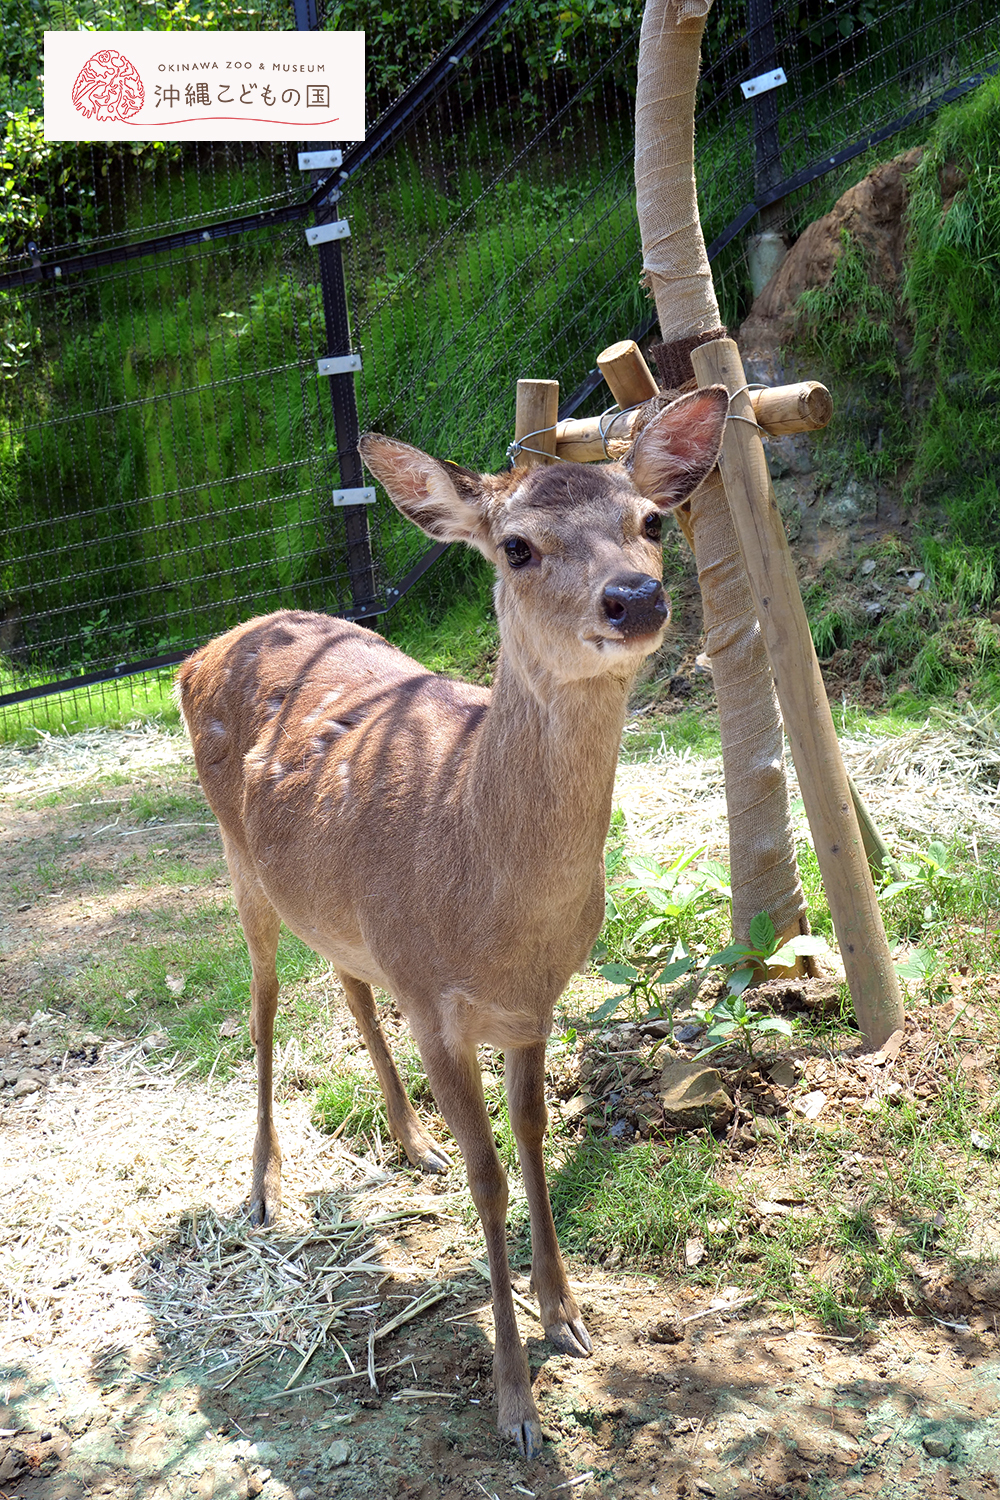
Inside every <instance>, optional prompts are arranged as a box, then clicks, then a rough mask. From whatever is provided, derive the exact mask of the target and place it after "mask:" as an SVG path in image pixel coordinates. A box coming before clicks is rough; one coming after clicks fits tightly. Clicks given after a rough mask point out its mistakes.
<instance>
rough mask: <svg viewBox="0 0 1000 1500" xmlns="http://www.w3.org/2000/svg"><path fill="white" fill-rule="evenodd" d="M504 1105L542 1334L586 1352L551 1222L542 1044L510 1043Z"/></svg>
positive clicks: (586, 1338)
mask: <svg viewBox="0 0 1000 1500" xmlns="http://www.w3.org/2000/svg"><path fill="white" fill-rule="evenodd" d="M504 1071H505V1077H506V1084H507V1107H508V1109H509V1111H510V1125H511V1129H512V1130H513V1132H514V1139H515V1140H516V1141H517V1154H518V1158H519V1159H520V1162H521V1175H522V1176H523V1178H524V1189H525V1192H526V1194H527V1198H528V1211H529V1213H530V1215H531V1285H532V1287H533V1289H534V1292H535V1295H536V1296H537V1298H538V1307H539V1311H540V1313H541V1317H542V1323H543V1325H544V1328H545V1336H546V1338H547V1339H548V1340H549V1342H550V1343H552V1344H554V1345H555V1347H556V1348H557V1349H558V1350H559V1351H560V1352H561V1353H563V1354H579V1355H583V1354H589V1353H590V1352H591V1350H592V1349H593V1347H594V1346H593V1344H592V1343H591V1339H590V1334H589V1333H588V1332H587V1330H586V1328H585V1327H584V1324H583V1319H582V1318H581V1316H580V1309H579V1307H578V1306H577V1303H576V1298H575V1297H574V1296H573V1293H572V1292H571V1291H570V1289H569V1280H568V1278H567V1276H566V1267H565V1266H564V1265H563V1260H562V1255H561V1254H560V1253H559V1244H558V1241H557V1240H556V1227H555V1223H554V1222H553V1219H552V1205H551V1203H550V1202H549V1188H548V1183H547V1182H546V1181H545V1166H544V1163H543V1161H542V1142H543V1140H544V1138H545V1126H546V1123H547V1119H548V1116H547V1113H546V1109H545V1043H544V1042H539V1043H538V1044H537V1045H535V1046H533V1047H523V1048H518V1049H517V1050H514V1049H513V1048H512V1049H511V1050H510V1051H509V1052H507V1053H506V1054H505V1058H504Z"/></svg>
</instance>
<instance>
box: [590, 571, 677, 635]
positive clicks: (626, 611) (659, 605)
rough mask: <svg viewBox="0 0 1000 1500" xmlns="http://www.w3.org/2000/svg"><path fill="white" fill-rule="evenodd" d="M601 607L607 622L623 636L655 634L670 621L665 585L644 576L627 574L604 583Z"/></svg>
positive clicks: (643, 574) (668, 601) (656, 579)
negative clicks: (664, 590)
mask: <svg viewBox="0 0 1000 1500" xmlns="http://www.w3.org/2000/svg"><path fill="white" fill-rule="evenodd" d="M601 604H602V606H603V608H604V614H605V618H606V619H607V621H608V623H609V624H610V625H614V626H615V627H616V629H618V630H620V631H621V632H622V634H623V635H652V634H653V632H654V631H657V630H660V629H662V627H663V626H664V625H665V624H666V623H667V621H668V620H669V618H670V600H669V599H668V598H667V596H666V594H665V593H664V592H663V584H662V583H661V582H660V580H659V579H658V578H650V577H649V576H648V575H647V574H645V573H626V574H624V575H623V576H622V577H621V578H616V579H615V580H614V582H612V583H608V584H605V587H604V593H603V594H602V596H601Z"/></svg>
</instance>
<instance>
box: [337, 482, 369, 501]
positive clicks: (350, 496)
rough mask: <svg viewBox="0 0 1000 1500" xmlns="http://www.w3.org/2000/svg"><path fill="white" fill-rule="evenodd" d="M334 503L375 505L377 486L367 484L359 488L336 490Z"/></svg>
mask: <svg viewBox="0 0 1000 1500" xmlns="http://www.w3.org/2000/svg"><path fill="white" fill-rule="evenodd" d="M333 503H334V505H374V504H375V486H374V485H373V484H367V485H365V486H364V488H363V489H359V490H334V492H333Z"/></svg>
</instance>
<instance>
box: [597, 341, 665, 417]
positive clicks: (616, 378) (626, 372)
mask: <svg viewBox="0 0 1000 1500" xmlns="http://www.w3.org/2000/svg"><path fill="white" fill-rule="evenodd" d="M597 368H598V369H599V370H600V372H601V374H602V375H603V376H604V378H605V380H606V381H607V383H608V389H609V390H610V392H611V394H612V396H614V398H615V400H616V401H617V402H618V405H619V406H620V407H621V408H622V410H623V411H624V410H625V408H626V407H627V406H638V405H639V403H640V402H641V401H648V400H649V398H650V396H656V395H658V394H659V390H660V387H659V386H658V385H657V383H656V378H655V376H654V375H653V373H652V371H651V370H650V368H649V366H648V365H647V363H646V361H645V359H644V358H643V355H642V350H641V349H640V348H639V345H638V344H637V343H636V342H635V340H634V339H621V340H620V341H619V342H618V343H617V344H611V345H609V347H608V348H607V349H604V350H603V351H602V352H601V353H600V354H599V355H598V356H597Z"/></svg>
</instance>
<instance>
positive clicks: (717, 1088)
mask: <svg viewBox="0 0 1000 1500" xmlns="http://www.w3.org/2000/svg"><path fill="white" fill-rule="evenodd" d="M659 1095H660V1103H661V1105H662V1106H663V1116H664V1119H666V1120H667V1121H668V1122H669V1123H671V1124H673V1125H680V1126H681V1127H687V1128H688V1129H691V1130H696V1129H697V1128H698V1127H699V1126H701V1125H704V1124H705V1123H706V1121H707V1123H708V1124H709V1125H711V1126H712V1127H713V1128H717V1127H718V1126H720V1125H725V1124H726V1123H727V1121H728V1120H729V1119H730V1118H731V1117H732V1113H733V1102H732V1100H731V1099H730V1097H729V1095H728V1094H727V1093H726V1091H725V1089H724V1088H723V1087H722V1074H721V1073H719V1072H718V1071H717V1069H715V1068H708V1067H706V1066H705V1064H704V1063H685V1062H674V1061H670V1062H668V1063H666V1065H665V1066H664V1069H663V1072H662V1074H661V1075H660V1086H659Z"/></svg>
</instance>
